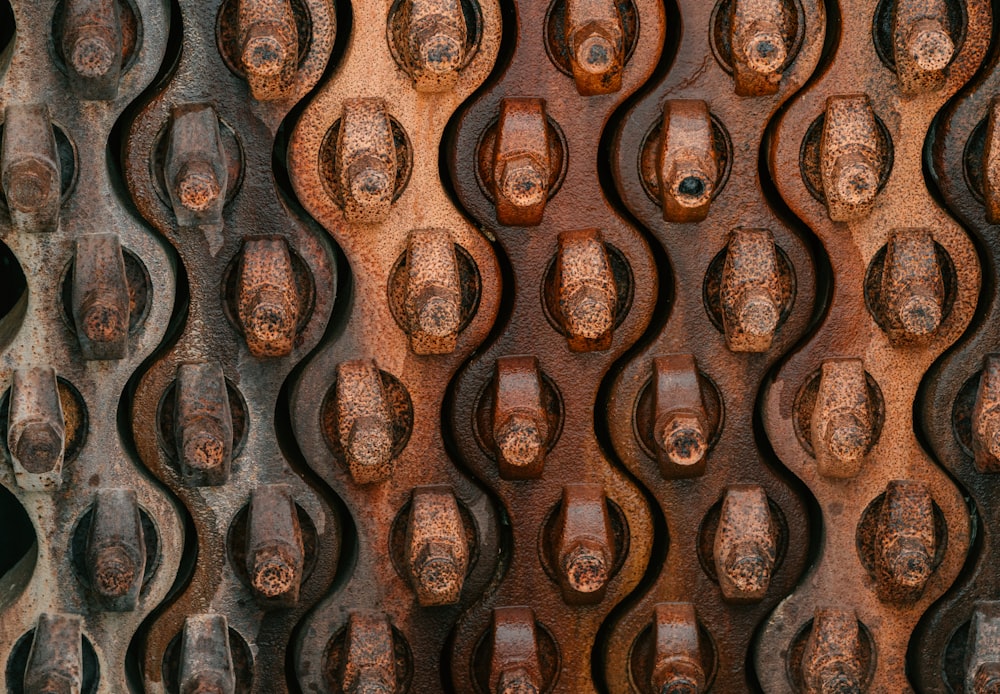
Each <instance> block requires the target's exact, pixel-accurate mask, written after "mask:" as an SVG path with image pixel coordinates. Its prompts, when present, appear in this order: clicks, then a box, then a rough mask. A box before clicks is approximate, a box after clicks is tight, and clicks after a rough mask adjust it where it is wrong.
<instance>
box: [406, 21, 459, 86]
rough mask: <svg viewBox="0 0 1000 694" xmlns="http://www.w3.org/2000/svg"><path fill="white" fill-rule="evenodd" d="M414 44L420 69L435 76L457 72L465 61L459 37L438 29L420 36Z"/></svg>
mask: <svg viewBox="0 0 1000 694" xmlns="http://www.w3.org/2000/svg"><path fill="white" fill-rule="evenodd" d="M436 28H437V27H436ZM442 28H443V27H442ZM414 43H415V44H416V46H415V47H416V51H415V53H416V57H417V61H418V63H419V64H420V67H421V68H422V69H424V70H427V71H429V72H433V73H434V74H436V75H447V74H448V73H450V72H454V71H455V70H458V69H459V68H460V67H461V66H462V62H463V61H464V60H465V45H464V44H463V43H462V41H461V40H460V39H459V37H457V36H454V35H453V34H452V33H449V32H447V31H443V30H441V29H440V28H437V30H436V31H433V32H428V33H427V34H426V35H425V34H421V35H420V36H419V37H418V38H417V39H416V41H415V42H414Z"/></svg>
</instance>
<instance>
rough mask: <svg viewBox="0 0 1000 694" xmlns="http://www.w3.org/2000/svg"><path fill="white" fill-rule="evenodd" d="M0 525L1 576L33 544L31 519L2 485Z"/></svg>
mask: <svg viewBox="0 0 1000 694" xmlns="http://www.w3.org/2000/svg"><path fill="white" fill-rule="evenodd" d="M0 527H2V528H3V529H4V550H3V552H2V553H0V576H3V575H4V574H5V573H7V572H8V571H10V570H11V569H12V568H13V567H14V566H15V565H16V564H17V563H18V562H19V561H21V559H22V558H23V557H24V555H26V554H27V553H28V552H29V551H30V550H31V546H32V545H33V544H35V529H34V527H33V526H32V524H31V519H30V518H28V514H27V513H26V512H25V510H24V507H23V506H21V504H20V503H18V501H17V498H16V497H15V496H14V495H13V494H11V493H10V492H9V491H7V490H6V489H4V488H3V487H0Z"/></svg>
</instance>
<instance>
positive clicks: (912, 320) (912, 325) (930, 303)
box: [899, 293, 941, 335]
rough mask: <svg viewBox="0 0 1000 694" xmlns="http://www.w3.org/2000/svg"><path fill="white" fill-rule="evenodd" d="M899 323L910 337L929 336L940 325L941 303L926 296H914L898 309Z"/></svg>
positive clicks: (932, 297) (934, 298)
mask: <svg viewBox="0 0 1000 694" xmlns="http://www.w3.org/2000/svg"><path fill="white" fill-rule="evenodd" d="M899 322H900V323H901V324H902V325H903V328H904V329H905V330H906V332H908V333H910V334H911V335H930V334H931V333H933V332H934V331H935V330H937V329H938V326H939V325H941V303H940V302H939V301H938V300H937V298H936V297H934V296H931V295H928V294H922V293H921V294H914V295H913V296H911V297H910V298H909V299H907V300H906V301H905V302H903V304H902V306H900V307H899Z"/></svg>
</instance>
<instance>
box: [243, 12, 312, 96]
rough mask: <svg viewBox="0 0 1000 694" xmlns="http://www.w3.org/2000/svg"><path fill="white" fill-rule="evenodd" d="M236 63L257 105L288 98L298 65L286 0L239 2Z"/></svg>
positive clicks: (293, 26) (296, 43)
mask: <svg viewBox="0 0 1000 694" xmlns="http://www.w3.org/2000/svg"><path fill="white" fill-rule="evenodd" d="M238 6H239V11H238V12H237V27H238V31H239V40H240V62H241V63H242V64H243V70H244V72H245V73H246V78H247V82H249V83H250V92H251V93H252V94H253V98H254V99H257V101H273V100H275V99H281V98H284V97H285V96H287V95H288V91H289V89H290V88H291V86H292V84H293V82H294V81H295V73H296V68H297V67H298V62H299V35H298V29H297V27H296V24H295V14H294V13H293V11H292V5H291V3H290V2H289V1H288V0H239V3H238Z"/></svg>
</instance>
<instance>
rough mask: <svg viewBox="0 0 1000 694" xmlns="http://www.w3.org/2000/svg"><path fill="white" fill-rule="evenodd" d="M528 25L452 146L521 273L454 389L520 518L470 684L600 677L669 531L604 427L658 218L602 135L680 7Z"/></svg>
mask: <svg viewBox="0 0 1000 694" xmlns="http://www.w3.org/2000/svg"><path fill="white" fill-rule="evenodd" d="M587 17H592V18H593V19H592V21H588V20H587ZM513 30H514V31H516V34H515V37H513V38H512V41H513V40H514V38H516V47H515V48H514V52H513V54H512V55H511V57H510V59H509V63H508V64H507V65H505V66H504V68H503V72H501V73H499V74H498V75H497V76H496V78H495V82H494V83H493V84H491V85H490V87H489V88H488V89H487V90H485V91H484V92H482V93H481V94H479V95H477V97H476V98H475V99H474V100H472V102H471V103H470V104H469V105H468V106H467V107H466V108H465V109H464V110H463V111H462V113H461V118H460V120H459V122H458V125H457V128H456V130H455V131H454V140H453V142H452V145H451V148H450V151H449V162H448V163H449V167H450V170H451V175H452V183H453V185H454V186H455V188H456V191H457V193H458V197H459V199H460V200H461V202H462V204H463V205H464V206H465V207H466V208H467V209H468V210H469V211H470V213H471V214H472V215H473V216H474V217H475V218H476V219H477V220H479V221H480V222H481V223H482V224H483V225H484V226H485V227H486V228H487V229H488V230H489V231H490V232H491V233H493V234H495V235H496V237H497V239H498V241H499V243H500V245H501V246H502V249H503V252H504V253H505V254H506V261H507V263H509V266H510V277H511V284H510V285H507V286H508V291H509V295H510V297H511V301H510V304H509V305H508V312H507V313H506V314H505V315H504V316H503V317H502V318H500V325H501V328H500V330H499V331H498V333H497V334H496V335H495V337H494V338H493V339H492V341H491V342H490V344H489V345H488V346H487V347H486V348H485V349H484V350H483V351H482V352H481V353H480V354H478V355H476V356H475V357H474V358H473V359H472V360H471V361H470V362H469V364H468V365H467V366H466V367H465V369H464V370H463V371H462V372H461V373H460V375H459V377H458V379H457V381H456V383H455V391H454V399H453V401H452V402H451V403H450V404H449V413H450V415H449V416H450V424H451V432H452V433H453V435H454V437H455V441H456V443H457V445H458V448H459V450H460V451H461V453H462V460H463V462H464V463H465V464H467V465H468V466H469V469H470V470H472V472H473V473H474V474H475V475H476V476H477V477H478V478H479V479H481V480H483V481H484V482H485V483H486V484H487V485H489V486H490V488H491V489H493V490H494V491H495V492H496V494H497V495H499V497H500V499H501V501H502V503H503V505H504V508H505V510H506V512H507V516H508V518H509V523H510V527H509V540H508V542H509V544H508V547H509V555H508V557H507V558H506V561H505V567H504V570H505V573H504V575H503V577H502V580H501V581H500V582H499V583H498V584H497V585H495V586H493V587H492V588H491V590H490V591H489V593H488V594H487V595H486V596H484V598H483V599H482V600H481V601H479V602H478V603H477V604H476V605H475V606H474V607H473V608H472V609H471V610H470V611H469V612H468V613H467V614H466V615H465V616H464V617H463V619H462V620H461V622H460V623H459V625H458V629H457V631H456V635H455V638H454V642H453V646H452V654H451V663H450V666H451V675H452V678H453V682H454V686H455V688H456V690H457V691H462V692H483V693H485V692H487V691H489V692H517V691H545V692H550V691H551V692H556V691H558V692H589V691H596V688H597V686H598V684H597V683H596V682H594V680H593V678H592V668H593V667H594V666H595V665H596V663H593V662H592V649H593V648H594V644H595V638H596V635H597V632H598V629H599V628H600V626H601V624H602V622H603V621H604V620H605V618H606V617H607V615H608V614H609V613H610V611H611V609H612V608H613V607H614V606H615V605H616V604H617V603H618V602H620V601H621V600H622V599H623V598H624V597H625V596H626V595H627V594H628V593H629V592H630V591H631V590H633V589H634V588H635V586H636V585H637V583H638V581H639V579H640V577H641V576H642V573H643V572H644V571H645V567H646V563H647V561H648V558H649V555H650V548H651V543H652V540H653V538H652V519H651V516H650V511H649V508H648V506H647V504H646V501H645V499H644V498H643V497H642V495H641V494H640V492H639V490H638V489H637V488H636V487H635V486H634V484H633V482H632V481H631V480H629V479H628V478H627V477H626V476H625V475H624V474H623V473H622V471H621V470H620V469H618V468H617V467H616V466H614V465H613V464H611V462H610V461H609V460H608V458H607V457H606V456H605V454H604V452H603V451H602V450H601V447H600V445H599V444H598V441H597V438H596V436H595V433H594V409H595V407H596V397H597V392H598V388H599V386H600V384H601V380H602V379H603V377H604V376H605V374H606V373H607V371H608V369H609V367H610V366H611V364H612V363H613V362H614V360H615V359H617V358H618V357H620V356H621V355H622V354H623V352H624V351H625V350H626V349H627V348H628V347H629V346H630V345H632V344H633V343H634V342H635V341H636V339H637V338H638V337H639V335H640V334H641V332H642V331H643V330H644V329H645V327H646V325H647V324H648V322H649V319H650V315H651V311H652V308H653V303H654V301H655V296H656V291H657V280H656V273H655V272H654V268H653V264H652V258H651V256H650V253H649V250H648V247H647V245H646V241H645V239H644V238H643V235H642V233H641V232H639V231H638V230H637V229H635V228H634V227H632V226H631V225H630V224H629V223H628V222H627V221H625V220H624V219H623V217H622V216H621V215H620V214H619V213H618V212H617V211H616V210H615V209H614V208H612V207H611V205H610V204H609V203H608V202H607V198H606V196H605V193H604V191H603V190H602V189H601V184H600V176H599V171H600V170H601V167H602V166H603V164H602V156H603V155H602V153H601V150H600V138H601V134H602V131H603V128H604V126H605V125H606V123H607V121H608V118H609V116H610V114H611V113H612V112H613V111H614V109H615V108H616V107H617V106H619V105H620V104H621V103H622V101H623V100H624V99H625V98H626V97H627V96H628V95H629V94H631V93H633V92H634V91H635V90H636V89H637V88H638V87H639V85H640V84H641V83H642V82H643V81H644V80H645V79H647V78H648V76H649V75H650V73H651V71H652V69H653V67H654V65H655V62H656V60H657V58H658V57H659V53H660V50H661V48H662V43H663V31H664V18H663V8H662V7H661V6H660V5H659V3H655V2H644V1H639V2H634V3H632V2H626V3H600V2H577V1H575V0H569V1H568V2H565V3H564V2H555V3H551V4H548V3H541V2H538V3H520V4H518V5H517V7H516V25H514V26H513ZM588 46H590V47H592V48H593V50H590V49H589V48H588ZM619 79H620V82H619Z"/></svg>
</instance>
